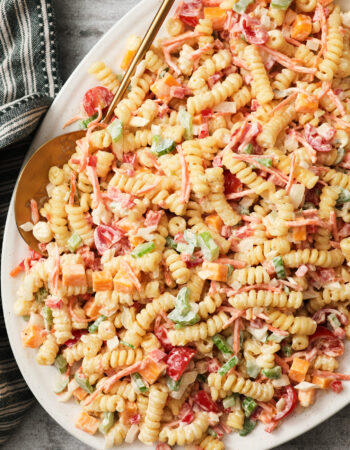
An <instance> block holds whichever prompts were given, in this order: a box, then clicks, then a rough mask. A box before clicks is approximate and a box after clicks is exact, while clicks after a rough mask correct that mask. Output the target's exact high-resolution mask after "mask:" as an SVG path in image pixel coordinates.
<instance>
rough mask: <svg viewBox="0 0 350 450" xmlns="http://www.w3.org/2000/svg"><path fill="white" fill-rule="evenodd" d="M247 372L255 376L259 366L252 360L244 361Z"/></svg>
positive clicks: (258, 371) (257, 373)
mask: <svg viewBox="0 0 350 450" xmlns="http://www.w3.org/2000/svg"><path fill="white" fill-rule="evenodd" d="M246 368H247V373H248V375H249V376H250V377H251V378H256V377H257V376H258V375H259V373H260V367H259V366H258V365H257V364H255V362H254V361H247V362H246Z"/></svg>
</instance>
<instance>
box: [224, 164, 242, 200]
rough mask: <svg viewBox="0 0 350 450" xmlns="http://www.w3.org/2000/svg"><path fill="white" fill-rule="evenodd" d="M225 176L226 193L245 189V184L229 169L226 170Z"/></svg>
mask: <svg viewBox="0 0 350 450" xmlns="http://www.w3.org/2000/svg"><path fill="white" fill-rule="evenodd" d="M224 177H225V194H226V195H228V194H233V193H235V192H241V191H242V190H243V184H242V183H241V182H240V181H239V179H238V178H237V177H236V175H234V174H233V173H231V172H230V171H229V170H225V171H224Z"/></svg>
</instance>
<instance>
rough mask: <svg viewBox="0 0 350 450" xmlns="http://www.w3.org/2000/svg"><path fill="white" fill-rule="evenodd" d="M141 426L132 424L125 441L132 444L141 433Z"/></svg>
mask: <svg viewBox="0 0 350 450" xmlns="http://www.w3.org/2000/svg"><path fill="white" fill-rule="evenodd" d="M139 431H140V428H139V426H138V425H136V424H135V423H134V424H133V425H131V427H130V428H129V431H128V432H127V434H126V436H125V442H126V443H127V444H132V443H133V442H134V440H135V439H136V438H137V435H138V434H139Z"/></svg>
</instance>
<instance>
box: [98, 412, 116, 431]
mask: <svg viewBox="0 0 350 450" xmlns="http://www.w3.org/2000/svg"><path fill="white" fill-rule="evenodd" d="M113 424H114V412H105V413H103V420H102V422H101V423H100V425H99V427H98V429H99V431H100V432H101V433H102V434H107V433H108V431H109V430H110V429H111V428H112V426H113Z"/></svg>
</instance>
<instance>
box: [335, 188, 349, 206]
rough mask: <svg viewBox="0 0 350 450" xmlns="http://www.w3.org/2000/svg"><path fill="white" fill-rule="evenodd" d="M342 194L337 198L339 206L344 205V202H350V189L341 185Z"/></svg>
mask: <svg viewBox="0 0 350 450" xmlns="http://www.w3.org/2000/svg"><path fill="white" fill-rule="evenodd" d="M339 188H340V194H339V196H338V199H337V206H339V205H342V204H344V203H347V202H350V191H348V190H347V189H344V188H342V187H340V186H339Z"/></svg>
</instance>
